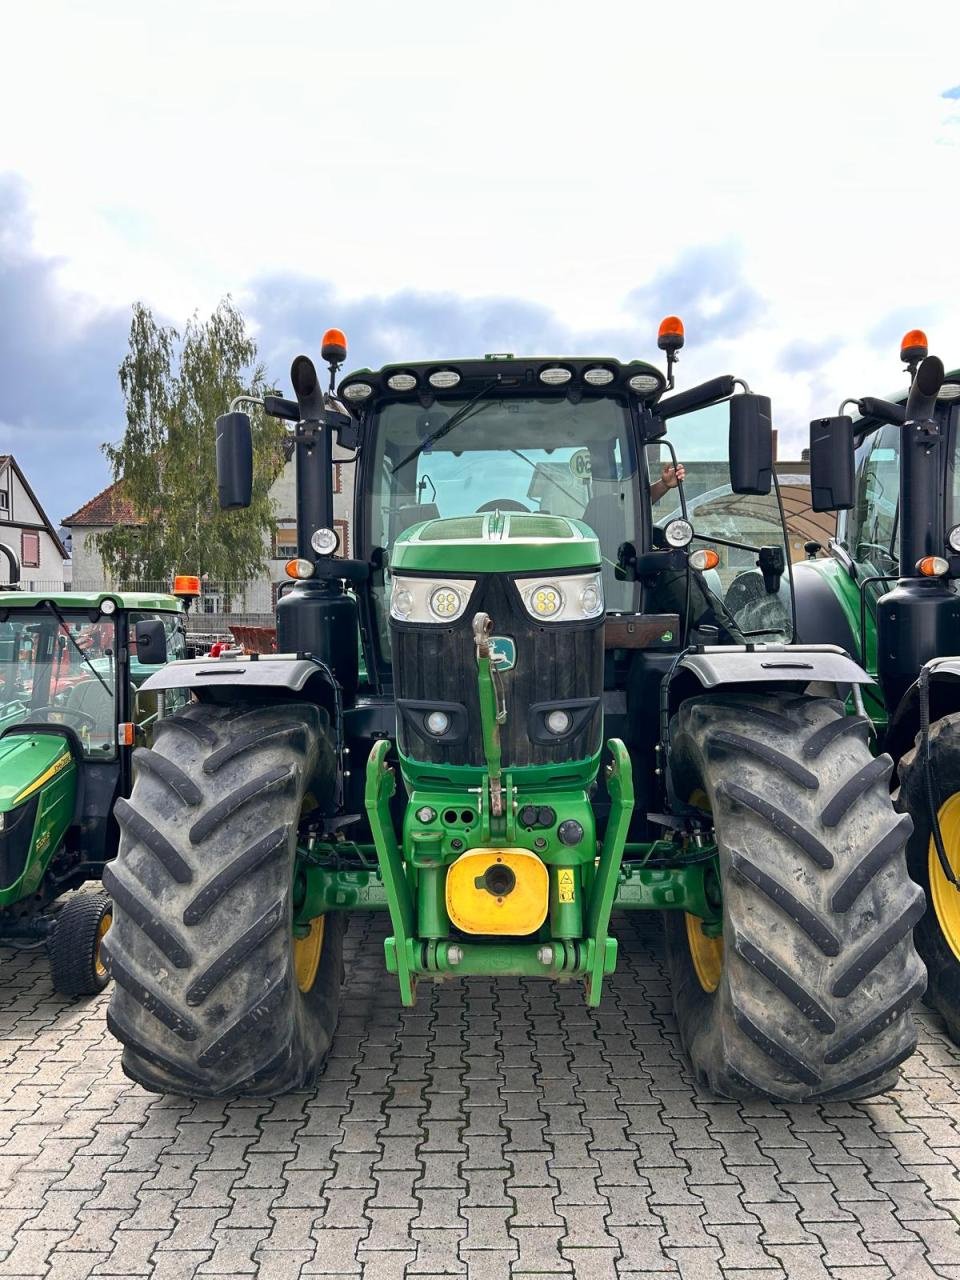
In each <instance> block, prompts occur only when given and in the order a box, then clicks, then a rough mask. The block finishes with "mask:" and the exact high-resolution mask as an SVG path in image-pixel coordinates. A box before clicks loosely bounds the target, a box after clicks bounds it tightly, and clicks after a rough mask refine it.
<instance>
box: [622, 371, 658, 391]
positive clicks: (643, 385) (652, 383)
mask: <svg viewBox="0 0 960 1280" xmlns="http://www.w3.org/2000/svg"><path fill="white" fill-rule="evenodd" d="M627 385H628V386H629V388H630V390H631V391H635V392H636V393H637V395H638V396H648V395H650V393H651V392H652V391H657V390H658V389H659V387H660V379H659V378H655V377H654V376H653V374H651V373H635V374H634V375H633V377H632V378H631V379H630V380H629V382H628V384H627Z"/></svg>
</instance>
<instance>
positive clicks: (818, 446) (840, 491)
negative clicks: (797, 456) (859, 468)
mask: <svg viewBox="0 0 960 1280" xmlns="http://www.w3.org/2000/svg"><path fill="white" fill-rule="evenodd" d="M853 450H854V445H853V419H852V418H851V417H849V416H848V415H847V414H841V415H840V417H838V418H816V419H815V420H814V421H813V422H811V423H810V498H811V500H810V505H811V507H812V508H813V510H814V511H849V510H850V508H851V507H852V506H853V486H854V457H853Z"/></svg>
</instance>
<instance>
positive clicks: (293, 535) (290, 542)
mask: <svg viewBox="0 0 960 1280" xmlns="http://www.w3.org/2000/svg"><path fill="white" fill-rule="evenodd" d="M296 554H297V529H296V525H283V526H280V527H279V528H278V529H277V532H276V535H275V537H274V539H273V558H274V560H289V559H290V558H291V557H292V556H295V555H296Z"/></svg>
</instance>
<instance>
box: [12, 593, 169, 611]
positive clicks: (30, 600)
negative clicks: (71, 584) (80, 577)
mask: <svg viewBox="0 0 960 1280" xmlns="http://www.w3.org/2000/svg"><path fill="white" fill-rule="evenodd" d="M44 600H52V601H53V603H54V604H55V605H56V606H57V608H58V609H60V610H64V609H86V610H90V611H94V610H96V612H97V613H100V612H101V611H102V605H103V602H104V600H112V601H113V603H114V604H115V605H116V607H117V608H118V609H129V610H131V611H132V612H137V613H140V612H146V613H157V612H163V613H180V614H182V613H183V612H184V607H183V605H182V604H181V603H180V601H179V600H178V599H177V598H176V596H170V595H162V594H159V593H155V592H152V591H96V592H92V591H60V592H48V593H46V594H43V593H41V594H36V593H29V592H25V591H0V609H15V610H20V609H36V608H37V606H38V605H41V604H42V603H43V601H44Z"/></svg>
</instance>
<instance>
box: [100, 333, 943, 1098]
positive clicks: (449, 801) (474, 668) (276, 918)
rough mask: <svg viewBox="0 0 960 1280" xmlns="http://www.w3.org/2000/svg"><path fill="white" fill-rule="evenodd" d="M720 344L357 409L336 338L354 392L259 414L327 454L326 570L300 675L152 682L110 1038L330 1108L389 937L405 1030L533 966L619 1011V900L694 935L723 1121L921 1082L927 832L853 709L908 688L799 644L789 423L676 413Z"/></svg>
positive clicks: (256, 663) (134, 1070) (121, 807)
mask: <svg viewBox="0 0 960 1280" xmlns="http://www.w3.org/2000/svg"><path fill="white" fill-rule="evenodd" d="M682 342H683V332H682V326H681V325H680V323H679V321H678V320H676V319H675V318H673V317H671V318H669V319H668V320H667V321H665V322H664V325H663V326H662V328H661V334H660V346H661V348H662V349H663V350H665V351H666V352H667V374H666V376H665V375H664V373H663V372H661V370H660V369H658V368H657V367H655V366H653V365H651V364H646V363H643V362H640V361H633V362H629V363H621V362H620V361H618V360H615V359H610V358H583V357H577V358H535V357H519V356H513V355H507V354H499V355H489V356H486V357H484V358H473V359H461V360H439V361H430V362H427V363H409V364H408V363H403V364H392V365H389V366H387V367H385V368H383V369H380V370H378V371H373V370H370V369H360V370H358V371H356V372H354V373H351V374H349V375H348V376H346V377H344V378H342V380H341V381H340V382H339V385H338V386H337V387H336V391H334V386H335V378H336V374H337V370H338V369H339V367H340V366H341V364H342V362H343V361H344V359H345V357H346V342H345V339H344V337H343V335H342V333H340V332H339V331H337V330H333V331H330V332H328V333H327V334H326V335H325V337H324V340H323V344H322V354H323V358H324V360H325V361H326V362H327V363H328V364H329V366H330V385H329V390H326V391H325V390H324V389H323V386H322V385H321V382H320V380H319V378H318V375H317V371H316V369H315V367H314V365H313V363H312V361H311V360H309V359H308V358H307V357H305V356H300V357H298V358H297V359H296V360H295V361H294V363H293V367H292V371H291V381H292V385H293V390H294V393H295V399H293V400H286V399H282V398H279V397H276V396H270V397H267V398H265V399H264V400H263V401H261V402H259V404H258V405H257V406H256V407H255V411H259V410H260V409H262V410H264V411H266V412H267V413H270V414H273V415H276V416H278V417H280V418H281V419H283V420H285V421H288V422H289V424H290V430H291V433H292V440H293V446H294V451H295V453H296V466H297V536H298V554H297V555H296V556H295V557H294V558H293V559H291V560H290V562H289V564H288V565H287V573H288V575H289V579H290V581H289V584H288V586H287V588H286V589H285V590H284V591H283V592H282V593H281V595H280V598H279V600H278V603H277V610H276V622H277V649H278V652H277V654H275V655H259V656H258V655H256V654H252V655H250V656H249V657H243V656H238V655H237V654H236V653H226V654H221V655H220V656H219V657H218V658H213V659H211V658H206V659H202V660H196V661H192V662H189V661H188V662H172V663H169V664H167V665H166V666H165V667H163V668H160V669H158V670H157V671H156V672H155V673H154V674H153V675H152V676H150V677H149V678H148V679H147V680H146V681H145V683H144V686H143V688H144V689H145V690H148V691H149V690H156V691H158V692H161V691H171V690H188V691H189V703H188V704H187V705H185V706H184V707H183V708H182V709H180V710H178V711H176V712H175V713H174V714H172V715H169V716H167V717H165V718H164V719H162V720H161V721H160V722H159V724H158V725H157V732H156V737H155V741H154V744H153V746H152V747H151V748H149V749H141V750H140V751H138V752H137V753H136V756H135V780H134V786H133V791H132V792H131V795H130V797H129V799H128V800H123V801H120V802H119V803H118V804H117V806H116V810H115V812H116V816H117V819H118V822H119V825H120V830H121V838H120V847H119V854H118V857H117V860H116V862H115V863H114V864H113V866H112V870H111V880H110V883H111V887H112V889H113V893H114V898H115V903H116V907H115V917H114V924H113V927H112V928H111V930H110V933H109V935H108V937H107V939H106V943H105V951H106V954H107V963H108V967H109V970H110V972H111V974H112V975H113V977H114V979H115V984H114V988H113V992H112V996H111V1002H110V1007H109V1011H108V1025H109V1027H110V1029H111V1030H112V1032H113V1034H114V1035H115V1036H117V1038H118V1039H119V1040H121V1041H122V1043H123V1046H124V1050H123V1065H124V1069H125V1071H126V1072H127V1074H128V1075H129V1076H131V1077H132V1078H133V1079H135V1080H137V1081H140V1082H141V1083H142V1084H143V1085H145V1086H146V1087H147V1088H149V1089H152V1090H155V1091H158V1092H176V1093H184V1094H189V1095H207V1096H211V1095H215V1096H221V1095H231V1094H239V1093H247V1094H273V1093H277V1092H279V1091H282V1090H285V1089H290V1088H296V1087H301V1086H304V1085H305V1084H307V1083H308V1082H310V1081H311V1080H312V1079H314V1078H315V1077H316V1076H317V1074H318V1073H319V1072H320V1070H321V1069H322V1065H323V1060H324V1056H325V1054H326V1052H327V1050H328V1048H329V1046H330V1042H331V1037H332V1036H333V1033H334V1029H335V1026H336V1022H337V1016H338V1006H339V1001H340V987H341V980H342V940H343V930H344V922H345V920H346V918H347V916H348V914H349V913H350V912H351V911H356V910H362V911H368V910H382V911H385V912H386V913H388V916H389V932H388V936H387V938H386V941H385V965H386V968H387V970H388V971H389V972H390V973H392V974H393V975H395V980H396V982H397V984H398V987H399V998H400V1000H402V1001H403V1002H404V1003H405V1004H408V1005H409V1004H413V1002H414V1001H415V999H416V993H417V986H418V984H419V983H421V982H425V981H432V982H448V981H455V980H458V979H460V978H465V977H470V976H473V975H483V976H484V977H485V978H495V977H498V976H501V975H509V976H514V977H516V976H520V977H523V978H528V979H534V978H543V979H549V980H553V981H557V982H567V983H570V982H574V983H577V984H579V985H581V987H582V989H583V992H584V996H585V999H586V1002H587V1003H588V1004H589V1005H591V1006H592V1005H596V1004H597V1003H598V1002H599V1001H600V998H601V993H602V989H603V985H604V980H605V978H606V977H607V975H609V974H610V973H611V972H613V970H614V967H615V965H616V960H617V941H616V938H615V936H614V935H613V934H612V933H611V911H612V910H613V909H614V908H616V909H618V910H642V911H655V912H658V913H661V914H662V917H663V922H664V928H665V932H666V953H667V959H668V964H669V970H670V977H671V982H672V988H673V999H674V1005H675V1008H676V1014H677V1019H678V1023H679V1028H680V1033H681V1035H682V1038H683V1043H684V1045H685V1047H686V1050H687V1052H688V1053H689V1056H690V1060H691V1062H692V1064H693V1067H694V1069H695V1071H696V1074H697V1076H698V1078H699V1079H700V1080H701V1081H703V1082H704V1083H705V1084H706V1085H708V1086H709V1087H710V1088H712V1089H713V1090H715V1091H716V1092H718V1093H720V1094H723V1095H726V1096H729V1097H746V1096H751V1095H757V1094H762V1095H766V1096H773V1097H777V1098H784V1099H792V1100H803V1099H811V1098H825V1097H830V1098H861V1097H866V1096H869V1095H871V1094H874V1093H877V1092H878V1091H881V1090H883V1089H885V1088H887V1087H889V1085H890V1084H891V1082H892V1081H893V1080H894V1079H895V1078H896V1069H897V1066H898V1064H899V1063H900V1062H901V1061H902V1060H903V1059H904V1058H905V1057H906V1056H907V1055H908V1054H910V1053H911V1051H912V1049H913V1047H914V1043H915V1033H914V1029H913V1024H912V1018H911V1006H912V1004H913V1003H914V1001H915V1000H916V999H917V998H918V997H919V996H920V995H921V994H922V992H923V988H924V981H925V978H924V971H923V966H922V964H921V962H920V961H919V959H918V957H917V955H916V952H915V951H914V949H913V943H912V939H911V937H910V932H909V929H904V928H901V921H902V920H903V918H904V917H905V916H906V915H908V914H909V913H910V912H911V911H912V910H913V907H914V904H915V903H916V901H917V899H918V896H919V890H918V889H917V888H916V886H915V885H914V884H913V883H912V881H911V880H910V879H909V877H908V876H907V872H906V866H905V861H904V854H903V849H904V845H905V843H906V840H907V837H908V835H909V833H910V819H909V818H908V817H905V816H900V815H898V814H897V812H896V811H895V809H894V807H893V804H892V802H891V799H890V794H889V789H888V788H887V786H886V780H885V777H884V776H883V774H882V772H881V771H878V769H877V767H876V764H875V762H874V760H873V757H872V755H871V753H870V751H869V749H868V747H867V743H866V741H865V739H864V735H863V734H862V733H860V732H857V731H855V728H854V727H853V726H852V725H851V721H850V720H849V718H847V717H846V716H845V715H844V706H843V700H842V699H843V696H845V695H846V693H847V692H848V691H849V690H850V689H851V688H852V689H854V690H856V691H858V696H859V690H860V689H861V687H862V686H863V685H864V684H867V683H868V682H869V677H868V676H867V675H866V673H865V672H864V671H863V670H862V669H861V668H860V667H859V666H858V665H857V664H856V663H855V662H854V661H853V660H852V659H851V658H850V657H849V656H848V655H846V654H845V653H843V652H842V651H841V650H840V649H839V648H838V647H837V646H832V645H806V646H798V645H796V644H793V643H792V639H793V626H794V621H793V607H792V599H793V597H792V591H791V581H792V566H791V564H790V557H789V554H788V546H787V540H786V536H785V528H784V521H783V514H782V507H781V503H780V501H779V496H778V494H779V490H778V485H777V480H776V474H775V470H774V468H773V465H772V462H773V460H772V452H773V450H772V430H771V419H770V401H769V400H768V399H767V398H765V397H763V396H760V395H755V394H753V393H752V392H751V391H750V390H749V389H748V388H747V387H746V386H745V384H743V383H742V382H741V381H740V380H739V379H736V378H733V377H730V376H723V377H717V378H714V379H712V380H711V381H709V382H706V383H704V384H702V385H700V386H695V387H691V388H689V389H687V390H684V391H680V392H676V393H672V392H673V366H674V362H675V360H676V356H677V351H678V349H679V348H680V346H681V345H682ZM671 393H672V394H671ZM241 404H242V400H241V401H238V402H235V403H234V404H233V405H232V406H231V410H230V412H228V413H226V414H224V415H223V416H222V417H221V418H220V419H218V422H217V428H216V448H217V463H218V483H219V498H220V503H221V505H222V506H223V507H225V508H231V507H242V506H243V505H244V504H245V503H247V502H249V498H250V487H251V473H252V464H251V447H250V440H251V424H250V418H249V416H248V415H247V413H245V412H243V411H242V408H241ZM335 439H336V440H337V441H338V443H339V445H340V446H341V448H342V449H346V450H349V451H352V452H351V457H350V458H349V460H346V461H345V462H344V461H341V462H340V463H339V465H340V466H344V465H347V466H349V465H353V466H354V467H355V495H356V505H355V527H354V536H355V539H356V557H355V558H347V557H345V556H341V555H338V554H337V552H338V550H339V546H338V537H337V534H336V532H335V530H334V525H333V507H332V503H333V490H334V464H333V453H332V450H333V443H334V440H335ZM674 450H676V452H674ZM677 454H679V455H680V457H682V458H683V459H684V461H685V463H686V464H687V471H688V476H690V477H693V475H694V473H696V475H697V477H698V478H697V480H696V485H695V486H694V487H696V488H697V489H698V494H694V493H693V492H692V491H691V494H690V498H691V501H690V506H689V509H688V506H687V494H686V492H685V489H684V488H683V487H682V486H681V487H680V488H675V487H674V484H673V483H672V482H673V481H675V480H676V470H675V464H676V462H677ZM696 498H699V499H702V500H699V501H694V499H696Z"/></svg>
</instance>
